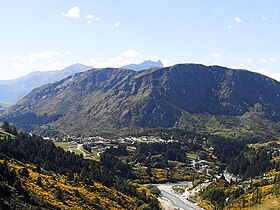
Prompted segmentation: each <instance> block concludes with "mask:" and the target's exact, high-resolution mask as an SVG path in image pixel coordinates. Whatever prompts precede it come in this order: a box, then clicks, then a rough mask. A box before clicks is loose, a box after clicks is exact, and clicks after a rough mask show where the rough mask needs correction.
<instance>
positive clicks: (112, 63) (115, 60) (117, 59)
mask: <svg viewBox="0 0 280 210" xmlns="http://www.w3.org/2000/svg"><path fill="white" fill-rule="evenodd" d="M144 60H154V61H157V60H161V61H162V63H163V64H164V66H169V65H170V64H171V62H170V61H168V60H163V59H160V58H159V57H158V56H155V55H142V54H141V53H139V52H137V51H135V50H133V49H128V50H126V51H125V52H123V53H121V54H120V55H117V56H114V57H110V58H96V57H93V58H90V59H88V60H87V61H85V62H84V63H85V64H86V65H89V66H94V67H96V68H105V67H121V66H125V65H128V64H131V63H136V64H137V63H141V62H143V61H144Z"/></svg>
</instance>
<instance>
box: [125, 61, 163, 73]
mask: <svg viewBox="0 0 280 210" xmlns="http://www.w3.org/2000/svg"><path fill="white" fill-rule="evenodd" d="M154 67H158V68H163V67H164V66H163V64H162V62H161V60H158V61H152V60H146V61H143V62H142V63H140V64H129V65H125V66H122V68H125V69H132V70H135V71H141V70H145V69H150V68H154Z"/></svg>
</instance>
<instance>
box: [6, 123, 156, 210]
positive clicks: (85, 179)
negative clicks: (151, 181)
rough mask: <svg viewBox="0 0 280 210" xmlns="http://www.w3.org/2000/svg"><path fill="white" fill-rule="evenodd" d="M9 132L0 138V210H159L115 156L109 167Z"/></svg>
mask: <svg viewBox="0 0 280 210" xmlns="http://www.w3.org/2000/svg"><path fill="white" fill-rule="evenodd" d="M8 125H9V124H8ZM10 127H12V126H10ZM3 129H4V127H3ZM4 130H6V133H7V129H4ZM13 136H14V137H15V138H14V139H12V138H10V134H6V136H3V137H2V139H1V140H0V208H1V209H30V208H40V209H141V208H143V209H144V208H146V209H159V205H158V202H157V200H156V196H155V195H153V194H151V192H150V191H149V190H148V189H147V188H146V187H144V186H141V185H138V184H134V183H132V182H131V181H129V178H130V176H131V174H130V172H131V171H130V170H131V169H130V168H129V166H127V165H126V164H124V163H121V162H119V163H118V160H117V159H115V160H114V161H115V162H114V164H116V165H117V167H116V168H115V169H116V170H115V169H114V170H112V169H111V168H109V167H108V165H107V164H106V162H105V160H104V161H102V160H101V161H100V162H95V161H92V160H84V159H83V157H82V156H78V155H75V154H74V153H70V152H65V151H64V150H63V149H61V148H57V147H56V146H55V145H54V144H53V143H52V142H50V141H46V140H43V139H42V138H41V137H37V136H31V135H28V134H24V133H19V134H17V135H13ZM111 163H112V162H111Z"/></svg>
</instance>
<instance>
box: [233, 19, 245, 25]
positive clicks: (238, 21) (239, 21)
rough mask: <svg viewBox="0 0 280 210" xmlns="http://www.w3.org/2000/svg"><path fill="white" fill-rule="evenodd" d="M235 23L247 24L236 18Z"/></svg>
mask: <svg viewBox="0 0 280 210" xmlns="http://www.w3.org/2000/svg"><path fill="white" fill-rule="evenodd" d="M234 22H236V23H242V24H245V22H244V21H243V20H242V19H241V18H240V17H235V18H234Z"/></svg>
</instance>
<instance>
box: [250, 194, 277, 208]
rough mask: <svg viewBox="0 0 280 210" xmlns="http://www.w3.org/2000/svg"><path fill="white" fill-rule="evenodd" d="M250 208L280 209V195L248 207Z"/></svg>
mask: <svg viewBox="0 0 280 210" xmlns="http://www.w3.org/2000/svg"><path fill="white" fill-rule="evenodd" d="M248 209H249V210H280V196H278V197H276V198H273V199H270V200H267V201H266V202H265V203H263V204H259V205H257V206H254V207H251V208H248Z"/></svg>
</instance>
